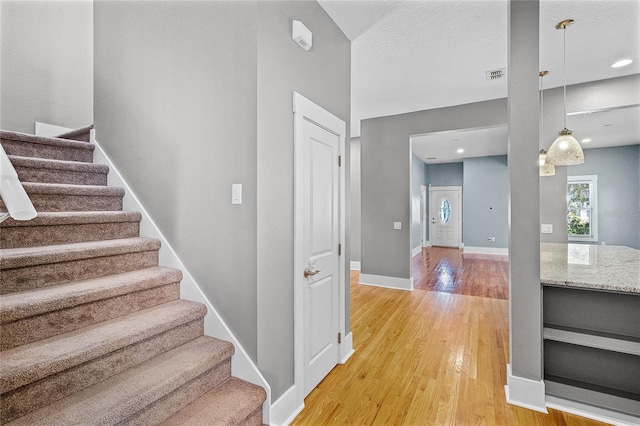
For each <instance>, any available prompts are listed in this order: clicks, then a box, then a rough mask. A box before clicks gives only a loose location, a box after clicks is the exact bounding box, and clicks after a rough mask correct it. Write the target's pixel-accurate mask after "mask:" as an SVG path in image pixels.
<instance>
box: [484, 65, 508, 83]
mask: <svg viewBox="0 0 640 426" xmlns="http://www.w3.org/2000/svg"><path fill="white" fill-rule="evenodd" d="M505 74H506V69H505V68H500V69H499V70H491V71H487V81H491V80H497V79H499V78H502V77H504V76H505Z"/></svg>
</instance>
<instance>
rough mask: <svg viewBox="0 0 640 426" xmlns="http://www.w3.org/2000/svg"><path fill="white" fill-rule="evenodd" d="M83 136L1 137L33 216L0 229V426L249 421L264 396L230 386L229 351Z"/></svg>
mask: <svg viewBox="0 0 640 426" xmlns="http://www.w3.org/2000/svg"><path fill="white" fill-rule="evenodd" d="M91 129H92V126H87V127H84V128H82V129H78V130H77V131H72V132H69V133H67V134H65V135H61V136H60V137H57V138H44V137H37V136H33V135H26V134H21V133H16V132H8V131H0V142H1V143H2V146H3V147H4V149H5V151H6V153H7V155H8V156H9V159H10V161H11V162H12V164H13V165H14V167H15V169H16V171H17V173H18V177H19V178H20V180H21V182H22V183H23V186H24V188H25V190H26V192H27V194H28V195H29V197H30V198H31V200H32V202H33V204H34V206H35V207H36V210H37V211H38V217H37V218H35V219H33V220H31V221H24V222H23V221H15V220H13V219H11V218H9V219H6V220H5V221H3V222H2V223H0V277H1V280H0V294H1V295H2V296H1V299H0V394H1V395H0V424H3V425H5V424H7V425H71V424H82V425H113V424H123V425H124V424H128V425H156V424H163V425H248V426H252V425H261V424H262V405H263V403H264V401H265V399H266V393H265V391H264V389H262V388H261V387H259V386H256V385H253V384H251V383H247V382H244V381H242V380H240V379H237V378H234V377H231V357H232V355H233V353H234V347H233V345H232V344H231V343H229V342H224V341H221V340H218V339H215V338H213V337H209V336H205V335H204V316H205V315H206V312H207V309H206V307H205V306H204V305H202V304H199V303H195V302H191V301H187V300H183V299H181V298H180V280H181V279H182V273H181V271H179V270H176V269H173V268H166V267H162V266H159V265H158V250H159V249H160V242H159V241H158V240H156V239H152V238H144V237H141V236H140V235H139V232H140V220H141V215H140V213H138V212H126V211H122V197H123V196H124V190H123V189H122V188H112V187H108V186H107V175H108V172H109V169H108V167H107V166H104V165H100V164H94V163H93V162H92V161H93V150H94V148H95V147H94V145H93V144H91V143H90V142H89V141H90V131H91ZM0 212H6V207H5V205H4V202H3V201H2V200H0Z"/></svg>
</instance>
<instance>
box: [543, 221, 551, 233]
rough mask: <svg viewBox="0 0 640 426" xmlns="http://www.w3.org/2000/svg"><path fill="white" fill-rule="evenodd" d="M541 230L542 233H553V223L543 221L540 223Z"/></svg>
mask: <svg viewBox="0 0 640 426" xmlns="http://www.w3.org/2000/svg"><path fill="white" fill-rule="evenodd" d="M540 232H541V233H542V234H553V225H552V224H550V223H543V224H542V225H540Z"/></svg>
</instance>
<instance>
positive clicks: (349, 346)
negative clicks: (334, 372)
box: [339, 333, 355, 364]
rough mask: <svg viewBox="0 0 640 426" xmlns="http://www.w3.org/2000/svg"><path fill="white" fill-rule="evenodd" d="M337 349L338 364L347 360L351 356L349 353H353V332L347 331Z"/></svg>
mask: <svg viewBox="0 0 640 426" xmlns="http://www.w3.org/2000/svg"><path fill="white" fill-rule="evenodd" d="M339 350H340V354H339V356H340V364H344V363H346V362H347V361H348V360H349V358H351V355H353V354H354V353H355V351H354V350H353V333H348V334H347V335H346V336H344V337H343V338H342V343H341V344H340V346H339Z"/></svg>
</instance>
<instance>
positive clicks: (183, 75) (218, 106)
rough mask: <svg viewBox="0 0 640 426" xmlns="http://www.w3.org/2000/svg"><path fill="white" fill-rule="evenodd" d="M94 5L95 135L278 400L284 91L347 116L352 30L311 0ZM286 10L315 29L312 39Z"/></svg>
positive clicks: (289, 131)
mask: <svg viewBox="0 0 640 426" xmlns="http://www.w3.org/2000/svg"><path fill="white" fill-rule="evenodd" d="M94 10H95V35H94V37H95V70H96V78H95V93H96V103H95V111H96V134H97V139H98V141H99V142H100V143H101V144H102V145H104V147H105V150H106V151H107V154H108V155H109V156H110V157H112V158H113V159H114V162H115V163H116V164H117V165H118V167H119V169H120V170H121V172H122V173H123V175H124V177H125V179H127V180H128V181H129V183H130V184H131V186H132V188H133V190H134V191H135V192H136V193H137V194H138V195H139V196H140V198H141V201H142V203H143V204H144V205H145V206H146V207H147V209H148V211H149V213H150V214H151V216H152V217H153V219H154V220H155V221H156V223H157V224H158V225H159V227H160V229H161V230H162V232H163V233H164V234H165V235H166V237H167V239H168V240H169V241H170V242H171V244H172V245H173V247H174V248H175V249H176V251H177V253H178V255H179V256H180V257H181V258H182V260H183V261H184V263H185V266H186V267H187V268H188V269H189V270H190V272H191V273H192V274H193V275H194V277H195V279H196V280H197V281H198V282H199V283H200V284H201V285H202V287H203V291H204V292H205V294H206V295H207V297H208V298H209V299H210V300H211V302H212V303H213V304H214V306H216V308H217V309H218V310H219V312H220V313H221V315H222V316H223V317H224V319H225V320H226V321H227V323H228V324H229V326H230V327H231V329H232V331H233V332H234V333H235V334H236V336H237V337H238V339H239V340H240V342H241V343H242V344H243V346H244V347H245V349H246V350H247V352H248V353H249V355H250V356H251V357H252V358H253V359H254V360H256V361H257V364H258V367H259V368H260V370H261V372H262V373H263V374H264V376H265V378H266V379H267V380H268V381H269V384H270V385H271V390H272V398H273V399H274V400H276V399H277V398H278V397H280V396H281V395H282V394H283V393H284V391H286V390H287V389H288V388H289V387H290V386H291V385H293V380H294V377H293V372H294V365H293V353H294V349H293V344H294V342H293V309H294V307H293V272H294V271H293V264H292V261H293V201H294V200H293V113H292V92H293V91H294V90H295V91H298V92H300V93H301V94H302V95H304V96H306V97H307V98H309V99H311V100H312V101H314V102H316V103H317V104H319V105H320V106H322V107H324V108H325V109H327V110H329V111H331V112H332V113H333V114H335V115H337V116H338V117H340V118H341V119H342V120H344V121H345V122H346V123H349V121H350V116H349V114H350V73H351V71H350V43H349V41H348V40H347V38H346V37H345V36H344V35H343V34H342V32H341V31H340V30H339V29H338V28H337V27H336V25H335V24H334V23H333V21H331V19H330V18H329V17H328V15H327V14H326V13H325V12H324V10H323V9H322V8H320V6H319V5H318V4H317V3H316V2H235V1H234V2H217V1H216V2H198V1H196V2H118V3H116V2H96V4H95V6H94ZM292 19H298V20H302V21H303V22H304V23H305V25H307V27H308V28H309V29H310V30H311V31H312V32H313V38H314V46H313V47H312V49H311V50H310V51H309V52H304V51H303V50H302V49H301V48H300V47H299V46H298V45H296V44H295V43H294V42H293V41H292V40H291V20H292ZM347 134H348V129H347ZM346 150H347V154H346V155H347V158H346V159H345V161H344V163H345V164H346V167H347V170H346V173H347V176H348V175H349V170H348V165H349V158H348V157H349V154H348V153H349V147H348V146H347V147H346ZM232 183H242V184H243V204H242V205H231V200H230V197H231V184H232ZM347 188H348V182H347ZM347 201H348V199H347ZM347 204H348V203H347ZM348 213H349V209H348V206H347V214H348ZM348 238H349V235H347V241H348ZM345 252H346V253H345V255H346V256H347V257H346V258H347V259H348V244H347V247H346V250H345ZM346 274H347V275H348V270H347V271H346ZM347 282H348V281H347ZM348 288H349V286H348V285H347V292H348ZM345 298H346V305H347V309H348V306H349V301H348V293H347V294H345ZM346 318H347V324H346V328H347V330H349V323H348V318H349V312H348V311H347V315H346Z"/></svg>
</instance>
